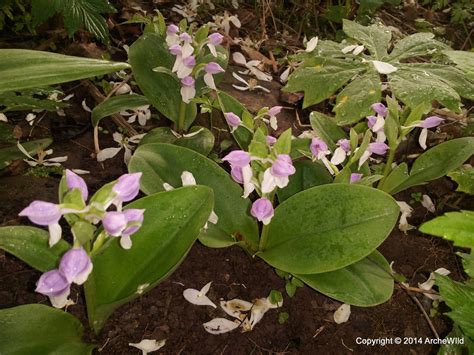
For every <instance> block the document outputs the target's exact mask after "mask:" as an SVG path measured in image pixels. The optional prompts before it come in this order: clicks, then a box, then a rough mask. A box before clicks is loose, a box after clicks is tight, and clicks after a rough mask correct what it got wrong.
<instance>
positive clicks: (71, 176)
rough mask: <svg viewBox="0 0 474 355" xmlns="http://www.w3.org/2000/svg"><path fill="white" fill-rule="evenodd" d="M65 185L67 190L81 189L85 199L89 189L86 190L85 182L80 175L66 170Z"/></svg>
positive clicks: (85, 199)
mask: <svg viewBox="0 0 474 355" xmlns="http://www.w3.org/2000/svg"><path fill="white" fill-rule="evenodd" d="M66 185H67V187H68V188H69V190H73V189H79V191H81V196H82V199H83V200H84V201H87V197H88V196H89V191H88V190H87V184H86V182H85V181H84V179H83V178H82V177H80V176H79V175H77V174H76V173H74V172H72V171H71V170H69V169H67V170H66Z"/></svg>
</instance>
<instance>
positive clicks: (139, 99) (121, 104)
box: [91, 95, 150, 126]
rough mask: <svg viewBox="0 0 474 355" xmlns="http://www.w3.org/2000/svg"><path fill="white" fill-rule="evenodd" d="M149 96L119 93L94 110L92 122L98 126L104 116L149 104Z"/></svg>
mask: <svg viewBox="0 0 474 355" xmlns="http://www.w3.org/2000/svg"><path fill="white" fill-rule="evenodd" d="M149 104H150V103H149V102H148V100H147V98H146V97H145V96H141V95H119V96H113V97H111V98H109V99H108V100H106V101H103V102H101V103H100V104H99V105H97V106H96V107H94V109H93V110H92V116H91V119H92V124H93V125H94V126H98V125H99V122H100V120H101V119H102V118H104V117H107V116H110V115H113V114H115V113H118V112H121V111H125V110H132V109H136V108H137V107H140V106H145V105H149Z"/></svg>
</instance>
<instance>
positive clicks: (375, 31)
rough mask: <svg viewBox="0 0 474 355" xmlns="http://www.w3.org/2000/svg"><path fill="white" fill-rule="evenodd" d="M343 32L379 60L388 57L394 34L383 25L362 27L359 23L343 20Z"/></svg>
mask: <svg viewBox="0 0 474 355" xmlns="http://www.w3.org/2000/svg"><path fill="white" fill-rule="evenodd" d="M342 29H343V31H344V32H345V33H346V34H347V35H348V36H349V37H351V38H354V39H356V40H357V41H359V42H360V43H362V44H363V45H364V46H365V47H366V48H367V49H368V50H369V51H370V53H372V55H373V56H374V57H375V58H376V59H377V60H382V59H383V58H384V57H386V56H387V48H388V45H389V43H390V39H391V38H392V32H391V31H390V29H389V28H388V27H385V26H382V25H377V24H375V25H372V26H362V25H359V24H358V23H357V22H354V21H349V20H343V21H342Z"/></svg>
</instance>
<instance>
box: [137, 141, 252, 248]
mask: <svg viewBox="0 0 474 355" xmlns="http://www.w3.org/2000/svg"><path fill="white" fill-rule="evenodd" d="M128 168H129V171H130V172H137V171H141V172H142V173H143V176H142V179H141V190H142V191H143V192H144V193H146V194H152V193H155V192H158V191H163V183H165V182H167V183H169V184H171V185H172V186H174V187H178V186H181V184H182V182H181V174H182V173H183V171H189V172H191V173H192V174H193V175H194V177H195V179H196V182H197V183H198V184H200V185H206V186H209V187H211V188H212V189H213V190H214V198H215V200H214V211H215V212H216V214H217V216H218V217H219V222H218V223H217V224H216V225H214V224H212V223H209V226H208V229H207V231H203V232H202V233H201V235H200V237H199V238H200V240H201V241H202V242H203V243H204V240H205V238H206V236H207V235H212V236H213V237H215V236H216V235H219V236H220V237H221V239H220V240H221V241H220V243H219V245H222V244H223V243H224V244H225V243H234V242H236V241H240V240H241V239H242V237H243V238H244V241H245V242H246V243H248V244H249V246H250V248H251V249H252V248H256V245H257V244H258V227H257V223H256V222H255V219H254V218H252V217H250V216H249V214H248V211H250V201H249V200H248V199H243V198H242V197H241V196H242V194H243V192H242V188H241V187H240V186H239V185H237V183H235V182H234V181H232V179H231V178H230V176H229V174H228V173H227V172H226V171H225V170H224V169H222V168H221V167H220V166H219V165H217V164H216V163H215V162H213V161H212V160H210V159H208V158H206V157H204V156H203V155H201V154H198V153H196V152H194V151H192V150H189V149H187V148H183V147H178V146H174V145H170V144H146V145H143V146H140V147H138V149H137V150H136V151H135V154H134V155H133V156H132V159H131V160H130V164H129V166H128ZM206 245H208V246H213V245H209V244H207V243H206Z"/></svg>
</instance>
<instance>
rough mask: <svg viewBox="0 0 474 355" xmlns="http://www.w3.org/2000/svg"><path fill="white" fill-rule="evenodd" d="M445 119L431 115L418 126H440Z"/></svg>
mask: <svg viewBox="0 0 474 355" xmlns="http://www.w3.org/2000/svg"><path fill="white" fill-rule="evenodd" d="M443 121H444V119H442V118H440V117H437V116H430V117H427V118H425V119H424V120H423V121H421V123H419V124H418V125H417V126H418V127H421V128H434V127H437V126H439V125H440V124H441V123H442V122H443Z"/></svg>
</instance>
